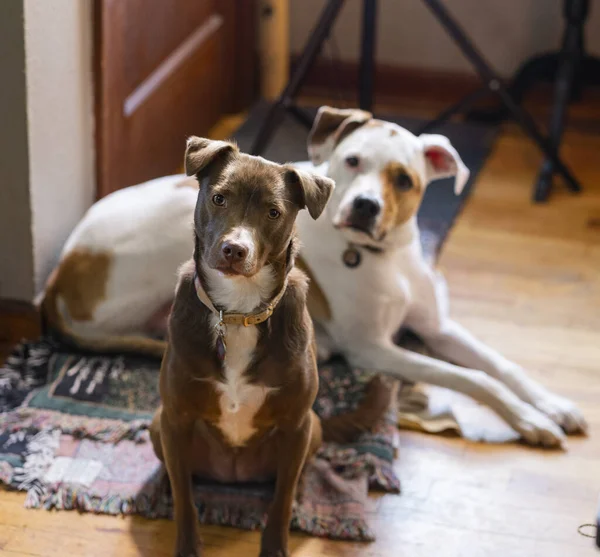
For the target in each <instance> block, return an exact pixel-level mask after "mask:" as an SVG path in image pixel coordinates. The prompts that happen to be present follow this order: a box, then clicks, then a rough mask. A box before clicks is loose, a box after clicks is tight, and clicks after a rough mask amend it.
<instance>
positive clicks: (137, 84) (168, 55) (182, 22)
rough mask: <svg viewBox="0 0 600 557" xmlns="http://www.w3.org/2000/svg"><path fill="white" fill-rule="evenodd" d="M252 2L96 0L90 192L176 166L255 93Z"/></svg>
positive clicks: (107, 189) (103, 191)
mask: <svg viewBox="0 0 600 557" xmlns="http://www.w3.org/2000/svg"><path fill="white" fill-rule="evenodd" d="M254 15H255V14H254V0H96V4H95V21H94V29H95V35H96V37H95V48H96V50H95V52H96V69H95V72H96V75H95V79H96V122H97V124H96V129H97V141H96V146H97V155H96V156H97V179H98V182H97V183H98V197H102V196H104V195H107V194H108V193H110V192H112V191H115V190H117V189H119V188H122V187H125V186H128V185H132V184H136V183H139V182H141V181H144V180H147V179H150V178H154V177H157V176H162V175H165V174H170V173H174V172H176V171H177V170H178V168H180V167H181V163H182V160H183V152H184V148H185V140H186V137H187V136H189V135H192V134H195V135H203V134H206V133H207V132H208V130H209V129H210V127H211V126H212V125H213V124H214V123H215V122H216V121H217V120H218V119H219V118H220V117H221V116H222V115H223V114H224V113H226V112H230V111H234V110H240V109H241V108H243V107H245V106H247V105H248V104H249V102H251V100H252V98H253V96H254V92H255V87H254V84H255V79H254V77H255V76H254V68H255V67H256V65H255V52H256V48H255V32H254V27H255V17H254Z"/></svg>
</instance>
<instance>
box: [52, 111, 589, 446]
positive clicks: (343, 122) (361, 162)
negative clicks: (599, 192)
mask: <svg viewBox="0 0 600 557" xmlns="http://www.w3.org/2000/svg"><path fill="white" fill-rule="evenodd" d="M309 151H310V154H311V158H312V160H313V162H314V163H317V164H318V163H322V162H323V161H328V162H327V163H325V164H323V165H322V166H320V167H319V169H318V170H320V171H322V172H324V173H326V174H327V175H328V176H329V177H330V178H333V179H334V180H335V181H336V182H337V188H336V190H335V193H334V196H333V198H332V200H331V201H330V203H329V205H328V208H327V209H326V213H325V214H324V215H323V216H321V218H320V219H319V220H318V221H317V222H316V223H315V222H314V221H311V222H309V221H308V219H303V218H301V219H300V222H299V230H300V236H301V240H302V242H303V244H304V249H303V252H302V256H303V263H304V267H305V269H306V270H307V272H308V273H309V275H310V276H311V278H312V279H313V282H312V286H311V292H310V300H309V303H310V305H311V312H312V315H313V317H314V319H315V321H316V325H317V330H318V332H319V343H320V344H319V348H320V352H321V354H322V355H326V354H327V353H330V352H333V351H336V352H341V353H343V354H345V355H346V357H347V358H348V359H349V360H350V361H351V363H352V364H353V365H357V366H362V367H366V368H370V369H377V370H380V371H382V372H384V373H387V374H390V375H393V376H396V377H401V378H404V379H407V380H409V381H413V382H425V383H431V384H435V385H441V386H444V387H448V388H450V389H454V390H457V391H460V392H463V393H466V394H468V395H470V396H472V397H473V398H475V399H477V400H479V401H481V402H484V403H486V404H488V405H489V406H490V407H491V408H493V409H494V410H495V411H496V412H497V413H498V414H500V416H502V417H503V418H504V419H505V420H506V421H507V422H508V423H509V424H510V425H511V426H512V427H514V428H515V429H516V430H517V431H518V432H519V433H521V434H522V435H523V437H524V438H525V440H526V441H528V442H529V443H531V444H541V445H544V446H557V445H561V444H562V443H563V441H564V434H563V432H562V430H561V427H562V428H563V429H564V430H565V431H566V432H568V433H575V432H578V431H585V428H586V425H585V421H584V419H583V417H582V416H581V414H580V413H579V411H578V410H577V409H576V408H575V407H574V405H573V404H572V403H571V402H569V401H568V400H565V399H564V398H562V397H559V396H557V395H554V394H552V393H550V392H548V391H547V390H546V389H544V388H543V387H542V386H541V385H539V384H537V383H535V382H534V381H533V380H531V379H530V378H528V377H527V375H526V373H525V372H524V371H523V370H522V369H521V368H520V367H519V366H518V365H516V364H514V363H512V362H509V361H508V360H506V359H505V358H503V357H502V356H501V355H499V354H497V353H496V352H494V351H493V350H492V349H490V348H488V347H486V346H485V345H483V344H481V343H480V342H478V341H477V340H475V339H474V338H473V337H472V336H471V335H470V334H469V333H468V332H467V331H465V330H464V329H463V328H462V327H461V326H460V325H458V324H457V323H455V322H454V321H452V320H451V319H450V318H449V316H448V302H447V297H446V290H445V288H444V286H443V283H442V282H441V281H440V279H439V277H438V276H437V275H436V274H435V273H434V272H433V270H432V269H431V268H430V267H429V266H428V265H427V264H426V263H425V261H424V259H423V256H422V253H421V247H420V242H419V232H418V229H417V226H416V220H415V214H416V212H417V210H418V207H419V204H420V201H421V199H422V196H423V191H424V189H425V187H426V186H427V184H428V183H429V182H430V181H431V180H434V179H437V178H441V177H445V176H451V175H453V176H456V190H457V192H459V191H460V190H461V188H462V187H463V185H464V183H465V182H466V180H467V177H468V171H467V169H466V168H465V167H464V165H463V163H462V161H461V160H460V157H459V156H458V154H457V153H456V151H455V150H454V149H453V148H452V146H451V145H450V143H449V142H448V140H447V139H446V138H444V137H442V136H439V135H426V136H421V137H415V136H414V135H413V134H411V133H410V132H408V131H407V130H405V129H403V128H401V127H399V126H397V125H396V124H391V123H388V122H382V121H378V120H373V119H372V117H371V115H370V114H368V113H366V112H362V111H356V110H350V111H342V110H334V109H331V108H328V107H323V108H322V109H321V110H320V111H319V114H318V116H317V120H316V121H315V125H314V127H313V131H312V132H311V137H310V142H309ZM305 164H308V163H305ZM196 199H197V182H196V180H195V179H189V178H186V177H185V176H184V175H174V176H167V177H164V178H159V179H157V180H152V181H150V182H146V183H144V184H140V185H137V186H133V187H130V188H125V189H123V190H120V191H118V192H115V193H113V194H111V195H109V196H107V197H106V198H104V199H102V200H100V201H99V202H98V203H96V204H95V205H94V206H93V207H92V208H91V209H90V210H89V211H88V213H87V214H86V215H85V216H84V218H83V219H82V221H81V222H80V223H79V225H78V226H77V227H76V228H75V230H74V231H73V233H72V234H71V236H70V238H69V239H68V241H67V243H66V245H65V247H64V249H63V252H62V254H61V258H60V261H59V264H58V266H57V268H56V269H55V271H54V272H53V273H52V275H51V276H50V278H49V280H48V283H47V286H46V290H45V292H44V293H43V299H42V303H41V305H42V314H43V316H44V318H45V320H46V322H47V324H48V325H49V327H50V328H51V329H53V330H55V331H57V332H59V333H60V334H62V336H63V338H65V339H70V340H72V341H74V342H75V343H77V344H78V345H81V346H84V347H88V348H92V349H95V350H119V351H123V350H131V351H144V352H150V353H154V354H157V355H160V354H162V351H163V349H164V346H165V343H164V342H163V341H162V340H159V339H156V338H153V337H157V336H158V337H160V336H161V335H162V334H164V332H165V328H166V317H167V315H168V310H169V307H170V304H171V301H172V299H173V292H174V285H175V283H176V275H177V269H178V267H179V266H180V265H181V264H182V263H183V262H184V261H185V260H186V259H187V258H188V256H189V253H190V251H191V249H192V242H193V234H192V223H193V214H194V207H195V203H196ZM401 327H408V328H410V329H412V330H413V331H415V332H416V333H417V334H419V335H420V336H421V337H422V338H423V340H424V341H425V342H426V343H427V344H428V346H429V347H430V349H431V350H432V351H434V352H435V353H436V354H438V355H439V356H440V357H442V358H444V359H445V360H450V361H453V362H455V363H456V364H458V365H453V364H449V363H446V362H445V361H442V360H438V359H434V358H430V357H426V356H423V355H419V354H417V353H414V352H410V351H407V350H405V349H402V348H399V347H398V346H395V345H394V344H393V342H392V337H393V336H394V334H395V333H396V332H397V331H398V330H399V329H400V328H401ZM458 366H464V367H458Z"/></svg>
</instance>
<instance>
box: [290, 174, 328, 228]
mask: <svg viewBox="0 0 600 557" xmlns="http://www.w3.org/2000/svg"><path fill="white" fill-rule="evenodd" d="M284 168H285V175H284V178H285V181H286V183H287V184H288V185H289V186H290V187H291V188H292V189H293V190H294V193H295V197H296V199H297V200H298V206H299V207H300V208H301V209H304V208H306V209H308V212H309V214H310V216H311V217H312V218H313V219H315V220H317V219H318V218H319V217H320V216H321V213H322V212H323V209H325V205H327V202H328V201H329V198H330V197H331V194H332V193H333V189H334V188H335V182H334V181H333V180H331V179H330V178H326V177H325V176H321V175H319V174H313V173H312V172H304V171H303V170H298V169H297V168H290V167H284Z"/></svg>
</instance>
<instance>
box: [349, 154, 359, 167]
mask: <svg viewBox="0 0 600 557" xmlns="http://www.w3.org/2000/svg"><path fill="white" fill-rule="evenodd" d="M346 164H347V165H348V166H349V167H350V168H356V167H357V166H358V165H359V164H360V159H359V158H358V157H354V156H352V157H346Z"/></svg>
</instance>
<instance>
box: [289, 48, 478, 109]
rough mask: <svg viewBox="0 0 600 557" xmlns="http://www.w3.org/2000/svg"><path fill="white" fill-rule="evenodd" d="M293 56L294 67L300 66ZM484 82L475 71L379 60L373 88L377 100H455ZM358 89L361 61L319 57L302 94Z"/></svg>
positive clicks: (350, 95)
mask: <svg viewBox="0 0 600 557" xmlns="http://www.w3.org/2000/svg"><path fill="white" fill-rule="evenodd" d="M297 61H298V57H297V56H292V64H291V66H292V69H294V68H295V67H297ZM480 86H481V81H480V80H479V78H478V77H477V76H476V75H473V74H470V73H467V72H454V71H439V70H430V69H424V68H415V67H407V66H393V65H388V64H377V66H376V69H375V80H374V91H375V93H376V95H377V100H378V101H384V102H385V104H392V105H395V104H398V105H401V104H402V101H403V100H405V99H411V100H414V99H418V100H422V101H429V102H433V103H436V104H437V103H453V102H455V101H457V100H458V99H460V98H461V97H462V96H464V95H466V94H468V93H471V92H472V91H473V90H474V89H476V88H478V87H480ZM357 91H358V63H357V62H346V61H329V60H323V59H320V60H317V61H316V62H315V64H314V66H313V67H312V69H311V70H310V72H309V74H308V76H307V78H306V81H305V82H304V86H303V88H302V91H301V92H302V95H307V96H311V95H315V96H321V95H324V96H328V97H332V98H336V96H340V97H342V98H344V99H346V100H348V101H351V100H355V99H356V95H357Z"/></svg>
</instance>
